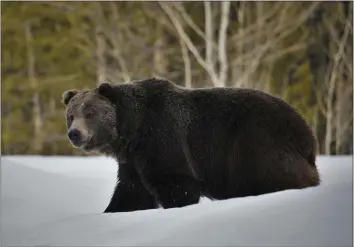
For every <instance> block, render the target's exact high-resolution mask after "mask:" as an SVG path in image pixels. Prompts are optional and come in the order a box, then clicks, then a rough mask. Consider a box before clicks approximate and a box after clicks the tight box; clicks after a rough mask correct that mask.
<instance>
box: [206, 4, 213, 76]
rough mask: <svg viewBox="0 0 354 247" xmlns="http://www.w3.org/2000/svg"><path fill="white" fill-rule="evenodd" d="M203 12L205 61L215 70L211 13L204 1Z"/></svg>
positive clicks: (208, 5) (209, 5)
mask: <svg viewBox="0 0 354 247" xmlns="http://www.w3.org/2000/svg"><path fill="white" fill-rule="evenodd" d="M204 12H205V24H204V26H205V61H206V63H207V64H210V67H211V68H212V70H215V59H214V46H213V45H214V27H213V12H212V8H211V3H210V1H204Z"/></svg>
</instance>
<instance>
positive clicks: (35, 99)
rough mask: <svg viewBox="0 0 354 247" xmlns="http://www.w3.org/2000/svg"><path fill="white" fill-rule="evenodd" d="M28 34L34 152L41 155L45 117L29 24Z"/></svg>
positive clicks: (29, 25) (26, 25) (28, 24)
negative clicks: (42, 110) (38, 87)
mask: <svg viewBox="0 0 354 247" xmlns="http://www.w3.org/2000/svg"><path fill="white" fill-rule="evenodd" d="M25 32H26V44H27V66H28V67H27V73H28V78H29V81H30V85H31V89H32V92H33V96H32V103H33V125H34V130H33V131H34V140H33V150H34V151H35V152H36V153H40V152H41V151H42V150H43V132H44V129H43V116H42V112H41V101H40V100H41V99H40V93H39V92H38V90H37V86H38V81H37V77H36V72H35V70H36V69H35V64H36V61H35V56H34V50H33V44H32V42H33V36H32V28H31V24H30V23H29V22H27V23H26V24H25Z"/></svg>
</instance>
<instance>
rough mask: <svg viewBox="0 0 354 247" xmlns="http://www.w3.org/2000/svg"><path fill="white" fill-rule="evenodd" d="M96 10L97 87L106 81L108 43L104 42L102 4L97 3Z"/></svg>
mask: <svg viewBox="0 0 354 247" xmlns="http://www.w3.org/2000/svg"><path fill="white" fill-rule="evenodd" d="M95 7H96V8H97V9H96V11H97V12H96V59H97V82H96V84H97V85H100V84H101V83H102V82H104V81H106V78H107V77H106V61H105V50H106V43H105V40H104V33H103V26H102V25H103V18H104V17H103V13H102V12H103V10H102V6H101V3H99V2H97V3H95Z"/></svg>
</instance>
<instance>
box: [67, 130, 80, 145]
mask: <svg viewBox="0 0 354 247" xmlns="http://www.w3.org/2000/svg"><path fill="white" fill-rule="evenodd" d="M68 136H69V139H70V141H71V142H72V143H73V144H74V145H76V144H79V143H80V142H81V132H80V131H79V130H78V129H72V130H70V131H69V133H68Z"/></svg>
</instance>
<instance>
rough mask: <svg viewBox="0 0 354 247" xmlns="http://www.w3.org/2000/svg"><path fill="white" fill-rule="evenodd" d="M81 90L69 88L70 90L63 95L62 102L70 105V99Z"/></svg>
mask: <svg viewBox="0 0 354 247" xmlns="http://www.w3.org/2000/svg"><path fill="white" fill-rule="evenodd" d="M78 92H79V91H78V90H76V89H71V90H68V91H65V92H64V93H63V95H62V100H61V102H62V103H63V104H64V105H68V104H69V102H70V100H71V99H72V98H73V97H74V96H75V95H76V94H77V93H78Z"/></svg>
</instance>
